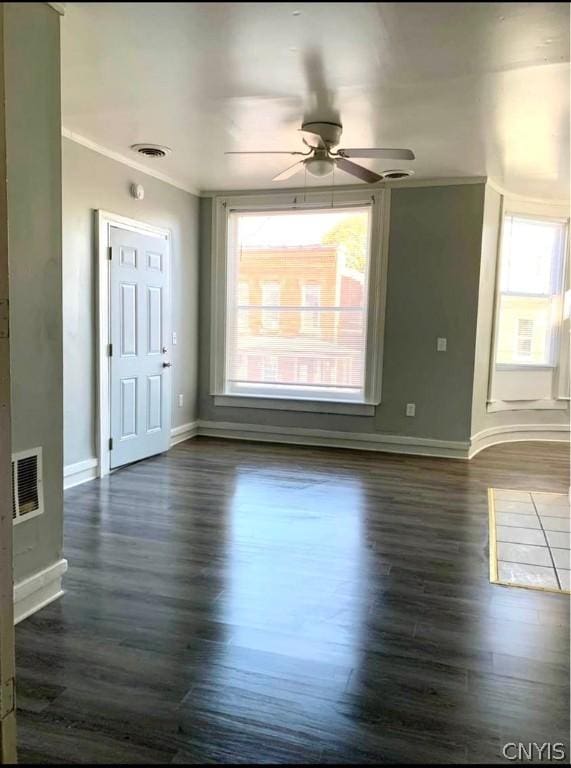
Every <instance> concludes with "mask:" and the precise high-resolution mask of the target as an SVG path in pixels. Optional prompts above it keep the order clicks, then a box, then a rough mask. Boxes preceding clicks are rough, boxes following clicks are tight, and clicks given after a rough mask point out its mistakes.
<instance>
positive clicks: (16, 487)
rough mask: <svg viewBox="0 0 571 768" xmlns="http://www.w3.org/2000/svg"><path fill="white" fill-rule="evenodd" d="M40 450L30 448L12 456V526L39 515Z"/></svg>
mask: <svg viewBox="0 0 571 768" xmlns="http://www.w3.org/2000/svg"><path fill="white" fill-rule="evenodd" d="M43 511H44V499H43V489H42V449H41V448H32V449H31V450H29V451H20V453H15V454H14V455H13V456H12V518H13V522H14V524H16V523H21V522H23V521H24V520H30V519H31V518H32V517H36V516H37V515H41V514H42V512H43Z"/></svg>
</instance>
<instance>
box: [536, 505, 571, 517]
mask: <svg viewBox="0 0 571 768" xmlns="http://www.w3.org/2000/svg"><path fill="white" fill-rule="evenodd" d="M535 506H536V507H537V511H538V513H539V515H540V516H541V517H543V516H547V517H571V511H570V510H569V507H568V506H561V505H560V504H542V503H541V502H539V501H536V502H535Z"/></svg>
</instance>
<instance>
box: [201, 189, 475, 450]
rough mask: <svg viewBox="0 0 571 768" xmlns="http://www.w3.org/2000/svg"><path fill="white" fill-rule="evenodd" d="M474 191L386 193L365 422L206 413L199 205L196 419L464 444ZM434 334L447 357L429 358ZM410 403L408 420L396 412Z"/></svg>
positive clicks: (204, 265)
mask: <svg viewBox="0 0 571 768" xmlns="http://www.w3.org/2000/svg"><path fill="white" fill-rule="evenodd" d="M483 206H484V185H483V184H470V185H468V184H467V185H454V186H441V187H409V188H408V189H407V188H400V189H393V191H392V194H391V216H390V242H389V267H388V285H387V308H386V325H385V348H384V361H383V396H382V403H381V405H380V406H379V407H378V408H377V409H376V414H375V416H374V417H366V416H341V415H330V414H310V413H291V412H285V411H270V410H267V411H266V410H257V409H256V410H252V409H247V408H227V407H216V406H215V405H214V402H213V398H212V397H211V396H210V395H209V362H210V336H209V333H210V263H211V262H210V246H211V240H210V238H211V211H212V201H211V200H210V199H208V198H204V199H202V200H201V206H200V208H201V210H200V232H201V245H200V251H201V278H200V296H201V304H200V328H201V333H200V339H201V342H200V343H201V347H200V361H201V365H200V384H199V390H200V396H199V397H200V400H199V402H200V407H199V413H200V418H201V419H205V420H208V421H225V422H232V423H252V424H266V425H276V426H298V427H306V428H311V429H330V430H342V431H343V430H344V431H347V432H364V433H374V432H377V433H382V434H397V435H409V436H415V437H426V438H435V439H442V440H468V438H469V437H470V425H471V406H472V391H473V373H474V343H475V336H476V315H477V307H478V280H479V265H480V253H481V238H482V216H483ZM438 336H446V337H447V338H448V352H447V353H437V352H436V339H437V337H438ZM407 402H415V403H416V414H417V415H416V418H408V417H406V416H405V405H406V403H407Z"/></svg>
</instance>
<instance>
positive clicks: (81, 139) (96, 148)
mask: <svg viewBox="0 0 571 768" xmlns="http://www.w3.org/2000/svg"><path fill="white" fill-rule="evenodd" d="M61 135H62V136H63V137H64V138H65V139H69V140H70V141H74V142H75V143H76V144H81V146H82V147H86V148H87V149H91V150H93V152H97V153H98V154H100V155H103V156H104V157H108V158H109V159H110V160H115V161H116V162H117V163H122V164H123V165H127V166H129V168H133V169H134V170H136V171H140V173H144V174H146V175H147V176H152V177H153V178H154V179H158V180H159V181H163V182H164V183H165V184H170V185H171V187H176V188H177V189H182V190H183V192H188V193H189V194H191V195H196V196H197V197H198V196H199V195H200V192H199V191H198V190H197V189H195V188H194V187H191V186H189V185H188V184H186V183H185V182H184V181H181V180H180V179H176V178H174V177H173V176H169V175H167V174H166V173H161V172H160V171H155V170H153V169H152V168H148V167H147V166H146V165H143V164H142V163H138V162H137V161H136V160H132V159H131V158H130V157H126V156H125V155H122V154H121V153H120V152H115V151H114V150H112V149H108V148H107V147H104V146H103V145H102V144H98V143H97V142H95V141H92V140H91V139H88V138H86V137H85V136H82V135H81V134H80V133H75V132H74V131H70V130H69V128H65V127H64V126H62V129H61Z"/></svg>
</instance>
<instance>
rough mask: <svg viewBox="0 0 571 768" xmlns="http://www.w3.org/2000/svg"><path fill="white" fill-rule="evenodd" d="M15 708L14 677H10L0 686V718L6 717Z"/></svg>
mask: <svg viewBox="0 0 571 768" xmlns="http://www.w3.org/2000/svg"><path fill="white" fill-rule="evenodd" d="M15 708H16V696H15V686H14V678H13V677H11V678H10V679H9V680H6V681H5V682H4V683H3V684H2V685H1V686H0V720H4V718H5V717H8V715H9V714H10V712H13V711H14V709H15Z"/></svg>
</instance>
